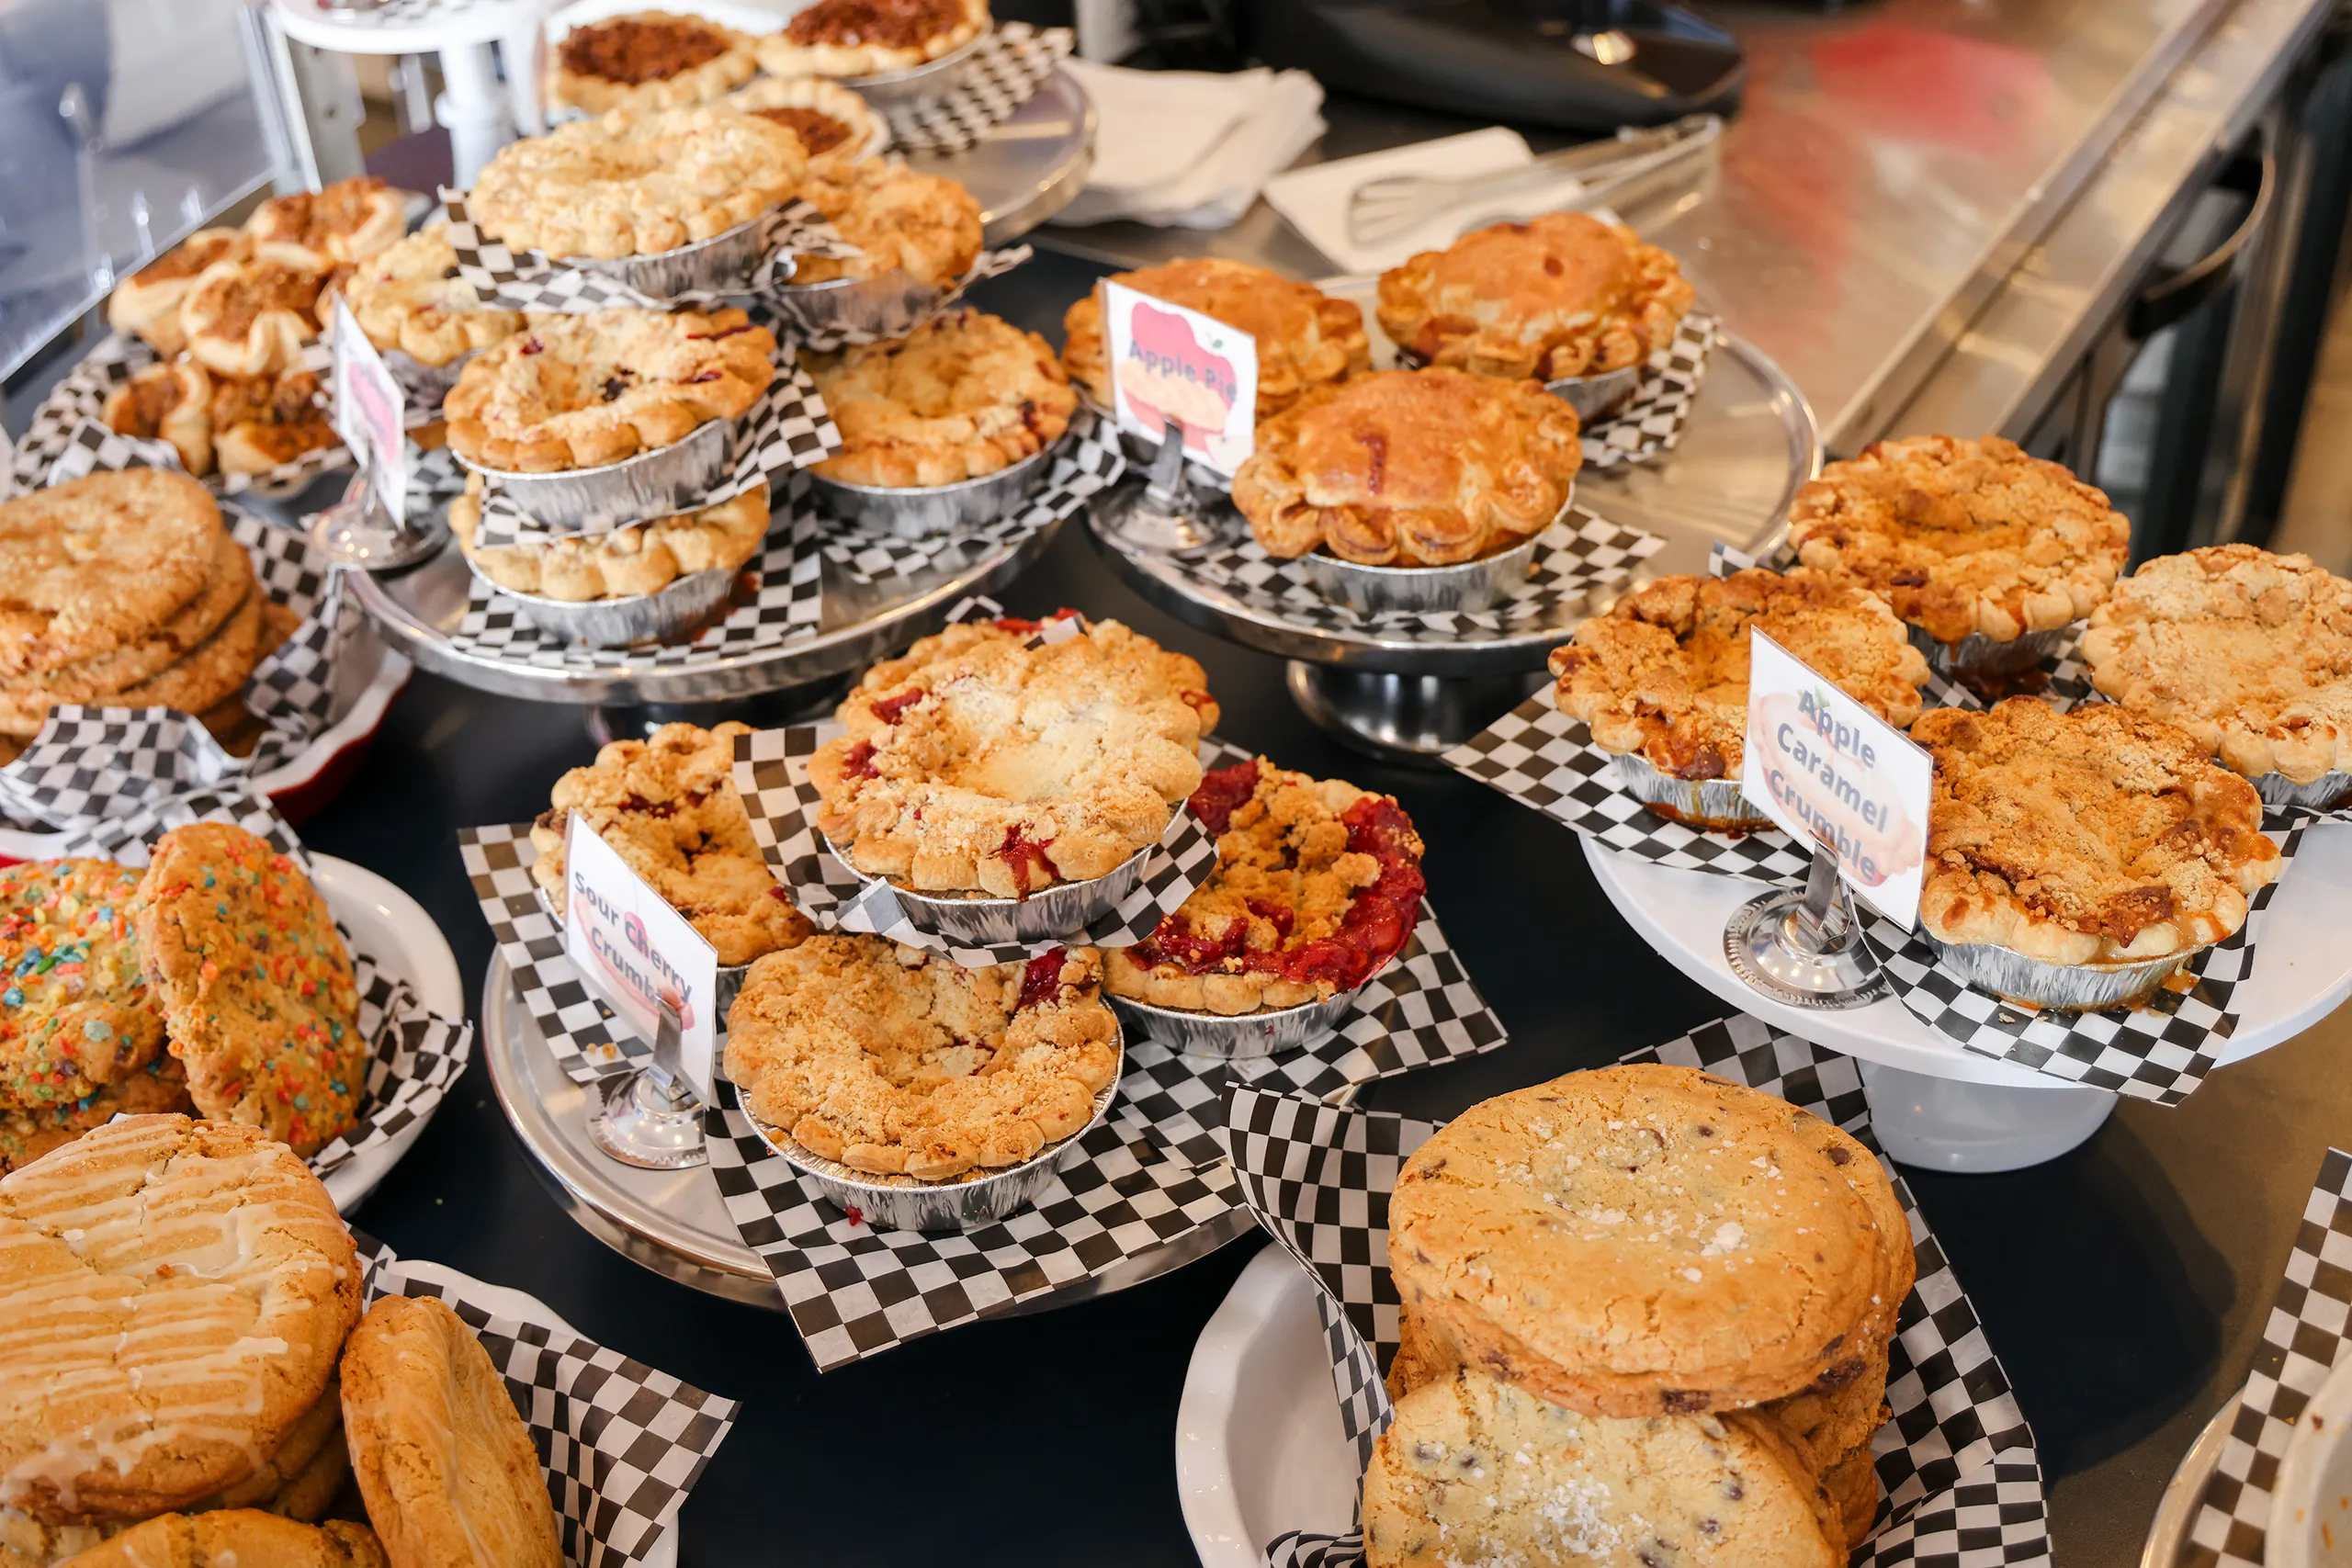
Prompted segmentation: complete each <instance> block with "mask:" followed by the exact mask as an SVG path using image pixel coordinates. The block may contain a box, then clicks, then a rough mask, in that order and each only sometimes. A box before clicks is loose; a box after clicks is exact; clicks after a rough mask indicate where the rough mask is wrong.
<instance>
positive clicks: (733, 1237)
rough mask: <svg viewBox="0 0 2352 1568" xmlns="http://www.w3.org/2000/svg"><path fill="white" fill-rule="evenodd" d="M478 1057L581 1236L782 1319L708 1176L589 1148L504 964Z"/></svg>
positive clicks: (1178, 1249) (576, 1099)
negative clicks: (633, 1164) (633, 1163)
mask: <svg viewBox="0 0 2352 1568" xmlns="http://www.w3.org/2000/svg"><path fill="white" fill-rule="evenodd" d="M481 1047H482V1055H483V1056H484V1057H485V1058H486V1059H487V1060H488V1062H489V1064H490V1080H491V1083H492V1085H493V1086H494V1087H495V1088H496V1089H497V1090H498V1103H499V1107H500V1109H502V1110H503V1111H505V1112H506V1120H507V1121H508V1122H510V1123H512V1124H513V1126H514V1128H515V1135H516V1136H517V1137H519V1138H521V1139H522V1141H523V1147H524V1148H525V1149H526V1151H528V1152H529V1154H530V1156H531V1161H532V1163H533V1164H534V1165H535V1166H537V1168H538V1171H539V1176H540V1179H542V1180H543V1181H544V1182H545V1183H546V1184H547V1188H548V1191H549V1192H550V1193H551V1194H552V1195H553V1196H554V1198H555V1201H556V1202H557V1203H558V1204H559V1205H560V1207H561V1208H562V1209H563V1211H564V1213H568V1214H570V1215H571V1218H572V1220H573V1221H574V1222H575V1223H577V1224H579V1226H580V1228H581V1229H582V1230H584V1231H586V1232H587V1233H588V1234H589V1235H593V1236H594V1237H595V1238H596V1239H597V1240H598V1241H601V1242H603V1243H604V1244H605V1246H607V1247H611V1248H612V1249H613V1250H614V1251H616V1252H617V1253H619V1254H621V1256H623V1257H624V1258H629V1259H631V1260H632V1261H634V1262H637V1263H641V1264H643V1265H644V1266H645V1267H646V1268H648V1269H652V1270H653V1271H654V1272H655V1273H657V1274H663V1275H667V1276H668V1277H669V1278H671V1279H673V1280H678V1281H680V1282H681V1283H684V1284H688V1285H692V1286H693V1287H694V1288H695V1290H698V1291H703V1292H707V1293H709V1294H711V1295H714V1296H724V1297H727V1298H728V1299H729V1300H731V1301H739V1302H749V1303H751V1304H752V1305H753V1306H761V1307H766V1308H768V1309H770V1310H771V1311H775V1312H781V1311H783V1310H784V1298H783V1296H782V1295H781V1294H780V1293H779V1292H777V1290H776V1284H775V1276H774V1275H772V1274H771V1273H770V1272H769V1271H768V1266H767V1265H766V1264H764V1263H763V1262H761V1261H760V1258H759V1255H758V1254H757V1253H755V1252H753V1251H752V1249H751V1248H750V1247H746V1246H744V1245H743V1238H742V1235H741V1232H739V1231H738V1230H737V1229H736V1228H735V1222H734V1221H732V1220H730V1219H729V1218H728V1216H727V1207H726V1204H725V1203H724V1202H723V1201H721V1200H720V1198H719V1196H718V1188H717V1187H716V1186H715V1185H714V1184H713V1183H712V1180H711V1177H710V1173H709V1171H708V1170H707V1168H701V1167H696V1168H692V1169H688V1170H672V1171H660V1170H638V1169H634V1168H630V1167H628V1166H624V1165H621V1164H619V1163H617V1162H616V1161H614V1160H612V1159H609V1158H607V1157H606V1156H604V1155H602V1154H599V1153H598V1152H597V1151H596V1148H595V1145H593V1144H591V1143H590V1142H589V1141H588V1122H587V1115H588V1091H587V1089H584V1088H583V1087H582V1086H581V1085H579V1084H576V1083H574V1082H572V1081H571V1079H570V1078H569V1077H565V1076H564V1074H563V1072H562V1069H560V1068H559V1067H558V1066H556V1064H555V1058H554V1057H553V1056H552V1055H549V1054H548V1049H547V1046H546V1043H544V1042H543V1041H542V1040H541V1039H540V1037H539V1032H538V1026H537V1024H535V1023H534V1022H533V1021H531V1015H530V1012H529V1011H528V1010H526V1008H525V1007H524V1006H523V999H522V998H521V996H520V995H518V994H517V993H516V991H515V984H514V979H513V976H512V975H511V974H510V972H509V971H508V969H507V967H506V963H505V961H504V960H503V959H502V958H499V957H497V956H496V955H494V954H493V955H492V958H491V961H490V973H489V975H488V976H487V977H485V979H484V980H483V982H482V998H481ZM1252 1224H1254V1222H1253V1221H1252V1220H1251V1219H1250V1212H1249V1211H1248V1210H1247V1209H1245V1208H1238V1207H1237V1208H1235V1209H1234V1210H1232V1211H1231V1212H1230V1213H1227V1214H1225V1215H1223V1216H1222V1217H1221V1218H1219V1219H1217V1220H1216V1221H1214V1222H1212V1223H1211V1224H1206V1225H1203V1226H1202V1227H1200V1228H1199V1229H1198V1230H1195V1231H1193V1232H1192V1233H1191V1234H1190V1235H1185V1236H1183V1237H1182V1238H1181V1239H1179V1240H1177V1241H1174V1242H1171V1243H1170V1244H1169V1245H1167V1246H1165V1247H1156V1248H1154V1249H1153V1250H1152V1251H1150V1252H1148V1253H1145V1254H1143V1255H1142V1256H1140V1257H1138V1258H1134V1259H1132V1260H1130V1261H1129V1262H1128V1263H1126V1264H1125V1265H1123V1266H1121V1267H1120V1268H1117V1269H1112V1270H1110V1271H1109V1272H1108V1273H1105V1274H1102V1275H1098V1276H1097V1277H1095V1278H1093V1279H1091V1280H1084V1281H1081V1282H1080V1283H1078V1284H1075V1285H1071V1286H1069V1287H1067V1288H1065V1289H1062V1290H1058V1291H1052V1292H1047V1293H1046V1294H1044V1295H1041V1296H1037V1297H1034V1298H1032V1299H1031V1300H1030V1301H1029V1302H1027V1303H1024V1304H1023V1305H1020V1306H1015V1307H1013V1308H1012V1309H1010V1310H1011V1311H1012V1312H1015V1313H1024V1312H1044V1311H1050V1310H1051V1309H1053V1308H1055V1307H1060V1306H1068V1305H1069V1304H1070V1303H1073V1302H1079V1301H1084V1300H1086V1299H1088V1298H1089V1297H1091V1296H1103V1295H1109V1294H1112V1293H1113V1292H1117V1291H1124V1290H1125V1289H1126V1288H1127V1287H1128V1286H1130V1285H1139V1284H1141V1283H1143V1282H1144V1281H1145V1280H1151V1279H1156V1278H1158V1277H1159V1275H1162V1274H1165V1273H1167V1272H1168V1271H1169V1270H1170V1269H1181V1268H1182V1267H1183V1266H1184V1265H1185V1264H1187V1263H1191V1262H1193V1261H1194V1260H1195V1259H1197V1258H1205V1257H1207V1256H1208V1255H1209V1254H1210V1253H1212V1252H1214V1251H1216V1249H1217V1248H1218V1247H1223V1246H1224V1245H1225V1244H1226V1243H1227V1242H1228V1241H1231V1240H1233V1239H1234V1238H1235V1237H1237V1236H1238V1235H1241V1234H1242V1233H1243V1232H1245V1231H1247V1230H1249V1229H1250V1226H1251V1225H1252Z"/></svg>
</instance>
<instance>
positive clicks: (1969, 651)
mask: <svg viewBox="0 0 2352 1568" xmlns="http://www.w3.org/2000/svg"><path fill="white" fill-rule="evenodd" d="M2077 629H2078V628H2077V627H2076V626H2052V627H2051V628H2049V629H2048V630H2047V631H2038V632H2026V633H2024V634H2022V635H2021V636H2018V637H2011V638H2009V639H2008V640H2007V641H2006V642H2003V641H2000V640H1997V639H1996V638H1993V637H1986V636H1985V634H1984V633H1983V632H1971V633H1969V634H1968V635H1967V636H1966V637H1962V638H1961V639H1960V640H1959V641H1958V642H1939V641H1937V640H1936V639H1935V638H1934V637H1929V636H1928V634H1927V633H1926V632H1925V631H1924V630H1922V629H1921V628H1919V627H1917V626H1912V627H1910V628H1909V630H1910V633H1911V646H1912V647H1914V648H1916V649H1918V650H1919V651H1920V652H1921V653H1924V654H1926V655H1927V656H1928V668H1929V669H1931V670H1933V671H1935V672H1936V673H1937V674H1939V675H1942V676H1945V677H1947V678H1948V679H1953V680H1957V679H1959V678H1960V677H1961V676H1963V675H2013V674H2015V673H2017V672H2018V671H2020V670H2030V669H2032V668H2033V667H2034V666H2035V665H2037V664H2039V663H2041V661H2042V660H2045V659H2048V658H2050V657H2051V656H2052V654H2055V653H2056V652H2057V651H2058V650H2059V649H2061V648H2064V646H2065V644H2066V639H2067V637H2070V636H2071V635H2073V634H2074V632H2075V630H2077Z"/></svg>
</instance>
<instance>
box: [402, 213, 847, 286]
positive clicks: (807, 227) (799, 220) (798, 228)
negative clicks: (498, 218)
mask: <svg viewBox="0 0 2352 1568" xmlns="http://www.w3.org/2000/svg"><path fill="white" fill-rule="evenodd" d="M441 210H442V214H443V216H444V217H445V218H446V219H447V228H446V229H445V230H444V233H446V234H447V237H448V241H449V248H450V249H452V250H454V251H455V252H457V253H458V276H460V277H462V278H464V279H465V281H466V282H467V283H469V284H470V285H472V286H473V288H474V291H475V292H476V293H478V294H480V295H481V299H482V303H484V304H485V305H491V306H495V307H497V308H499V309H502V310H553V311H562V312H571V313H574V314H583V313H585V312H587V311H590V310H614V309H618V308H630V309H636V310H670V309H672V308H673V307H675V306H680V305H694V306H709V305H717V304H721V303H724V302H726V301H727V300H729V299H736V298H739V297H741V296H742V295H746V294H751V293H753V292H755V291H764V290H767V289H772V288H775V287H776V285H777V284H779V283H780V282H782V281H783V280H784V279H785V278H786V277H787V276H790V265H791V260H792V258H793V257H794V256H796V255H803V256H854V255H860V254H864V253H863V252H861V251H859V250H858V248H857V247H856V246H855V245H853V244H851V243H849V242H848V241H846V240H844V239H842V237H841V235H840V234H838V233H836V232H835V231H834V230H833V226H832V225H831V223H830V222H828V221H826V220H825V215H824V214H823V213H821V212H820V211H818V210H817V209H815V208H813V207H811V206H809V204H808V203H807V202H805V201H803V200H801V199H800V198H799V197H794V198H793V199H791V200H790V201H787V202H786V203H785V204H784V205H783V206H781V207H778V208H775V209H772V210H770V211H768V212H766V213H764V214H763V215H762V216H761V217H760V218H759V219H758V220H757V221H758V222H759V225H760V243H761V247H762V255H761V257H760V260H759V261H758V262H757V263H755V264H754V265H752V269H751V271H750V273H749V274H748V275H747V276H744V277H742V278H741V279H740V280H739V281H740V284H741V287H736V288H724V289H699V288H697V289H689V290H687V291H686V292H685V293H683V294H678V295H675V296H673V297H671V298H669V299H657V298H655V297H654V296H652V295H650V294H646V293H643V292H641V291H639V289H636V288H631V287H630V286H629V285H628V284H626V283H623V282H622V281H621V280H620V279H619V278H617V277H615V276H611V275H609V274H607V273H602V272H594V271H592V270H590V269H588V268H586V267H582V266H574V265H566V264H565V263H563V262H561V261H558V260H555V259H552V258H550V257H548V256H547V255H545V254H541V253H540V252H538V251H529V250H526V251H516V250H514V249H511V248H510V247H508V246H507V245H505V244H504V243H501V242H499V241H497V240H493V239H491V238H489V237H488V236H487V235H485V234H483V232H482V231H481V225H480V224H478V223H476V222H475V221H474V218H473V213H472V210H471V209H469V207H468V206H467V205H466V193H465V192H464V191H460V190H451V189H450V188H449V187H448V186H442V187H441Z"/></svg>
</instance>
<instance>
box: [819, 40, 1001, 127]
mask: <svg viewBox="0 0 2352 1568" xmlns="http://www.w3.org/2000/svg"><path fill="white" fill-rule="evenodd" d="M988 40H989V31H988V30H987V29H983V30H982V31H980V32H978V33H977V34H975V35H974V36H973V37H972V38H971V39H969V40H967V41H966V42H964V43H959V44H957V45H956V47H955V48H954V49H951V50H949V51H947V52H946V53H945V54H943V55H941V56H940V57H939V58H938V59H936V60H926V61H924V62H922V64H921V65H910V66H908V67H907V68H906V69H905V70H903V71H876V73H874V74H872V75H871V76H844V77H842V86H844V87H848V88H851V89H853V90H854V91H855V92H856V94H857V96H859V97H861V98H864V99H865V101H866V102H867V103H869V104H872V105H873V106H874V107H876V108H878V109H884V110H888V109H893V108H898V107H902V106H906V105H911V104H927V103H931V102H933V101H935V100H937V99H940V98H944V97H945V96H947V95H948V94H949V93H950V92H953V91H954V90H955V88H956V84H957V83H959V82H961V81H962V80H963V77H964V67H965V66H966V64H967V63H968V62H970V60H971V58H972V56H973V55H975V54H977V53H978V52H979V49H980V46H981V45H982V44H984V43H986V42H988Z"/></svg>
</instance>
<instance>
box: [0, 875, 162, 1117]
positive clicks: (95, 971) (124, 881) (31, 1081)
mask: <svg viewBox="0 0 2352 1568" xmlns="http://www.w3.org/2000/svg"><path fill="white" fill-rule="evenodd" d="M140 875H141V874H140V872H138V871H137V870H135V869H133V868H131V867H130V866H125V865H117V864H115V863H113V862H111V861H103V860H45V861H25V862H21V863H18V864H16V865H11V866H0V1107H6V1108H13V1109H17V1110H25V1111H43V1110H52V1109H55V1108H58V1107H61V1106H70V1105H73V1104H74V1103H75V1102H77V1101H79V1100H84V1099H86V1098H88V1097H89V1096H91V1095H94V1094H96V1092H97V1091H98V1089H99V1088H100V1087H101V1086H103V1085H106V1084H109V1083H114V1082H116V1081H118V1080H119V1079H123V1078H127V1077H130V1076H131V1075H132V1074H134V1073H136V1072H138V1071H139V1070H140V1069H141V1068H143V1067H144V1066H147V1064H148V1063H150V1062H152V1061H153V1060H154V1059H155V1055H156V1053H157V1052H159V1051H160V1050H162V1049H163V1044H164V1015H163V1011H162V1010H161V1009H160V1008H159V1007H158V1006H157V1005H156V1002H155V998H153V996H152V995H150V994H149V992H148V989H147V982H146V978H145V976H142V975H141V973H140V967H139V949H138V946H137V944H136V942H134V940H133V938H132V936H131V931H130V901H131V896H132V895H133V894H135V893H136V892H138V890H139V878H140Z"/></svg>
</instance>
